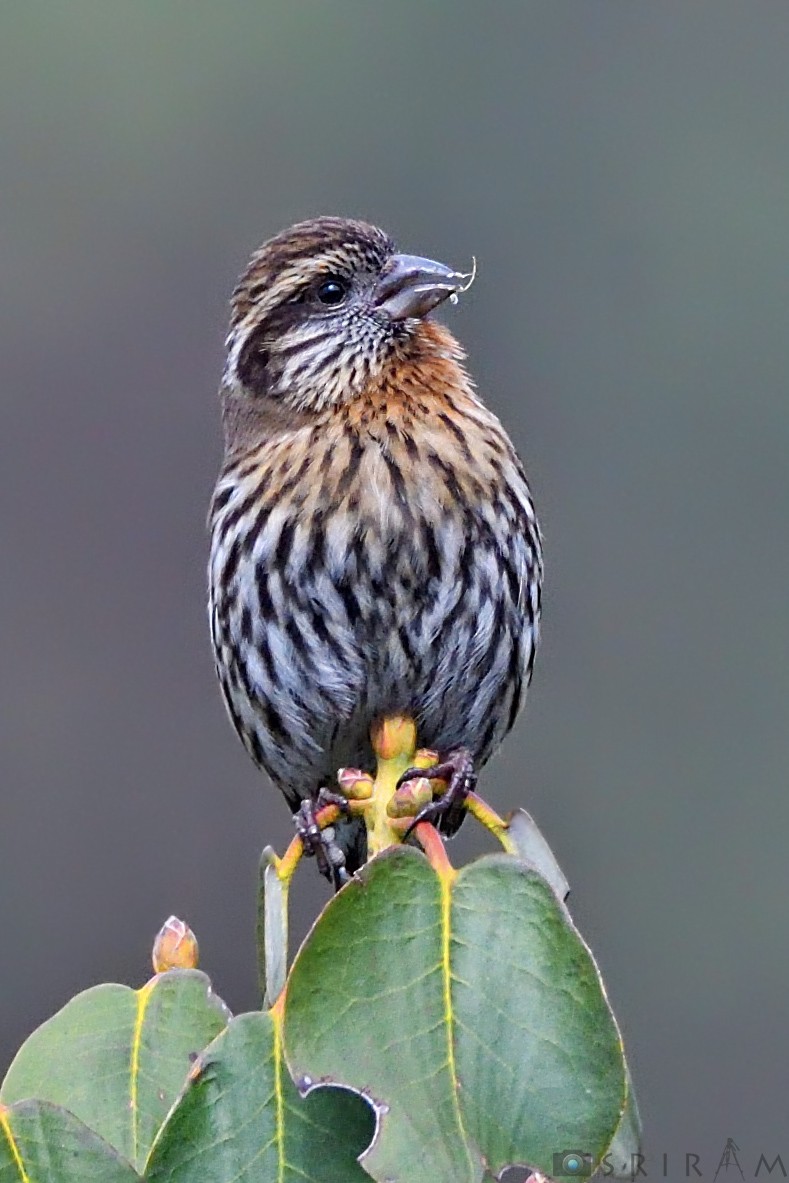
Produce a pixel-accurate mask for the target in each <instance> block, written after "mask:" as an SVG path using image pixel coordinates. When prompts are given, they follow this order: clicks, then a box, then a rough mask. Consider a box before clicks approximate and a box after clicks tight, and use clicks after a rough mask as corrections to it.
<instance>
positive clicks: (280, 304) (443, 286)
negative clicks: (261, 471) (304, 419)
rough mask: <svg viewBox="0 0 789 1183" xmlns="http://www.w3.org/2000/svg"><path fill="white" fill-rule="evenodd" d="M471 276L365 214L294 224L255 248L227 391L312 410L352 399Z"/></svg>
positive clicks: (239, 296)
mask: <svg viewBox="0 0 789 1183" xmlns="http://www.w3.org/2000/svg"><path fill="white" fill-rule="evenodd" d="M468 280H469V277H468V275H464V274H463V273H461V272H458V271H453V270H452V269H451V268H450V267H446V266H444V264H443V263H436V262H434V261H433V260H432V259H423V258H419V257H418V256H415V255H403V254H398V253H397V252H396V250H395V246H394V243H393V242H392V240H391V239H390V238H389V236H388V235H387V234H385V233H384V232H383V230H379V229H377V228H376V227H375V226H370V225H368V224H367V223H366V222H359V221H353V220H351V219H347V218H315V219H313V220H311V221H308V222H300V223H298V224H297V225H295V226H291V227H290V229H288V230H284V231H282V232H281V233H280V234H277V235H276V236H275V237H274V238H271V239H269V241H268V242H266V243H264V245H263V246H262V247H261V248H260V249H259V250H258V251H256V253H255V254H254V255H253V256H252V259H251V260H250V262H249V265H248V267H247V269H246V271H245V272H244V274H243V275H242V276H241V279H240V281H239V283H238V286H237V287H236V290H235V292H234V293H233V300H232V316H231V322H230V332H229V335H228V339H227V350H228V356H227V366H226V369H225V375H224V385H223V388H224V391H225V395H226V397H230V398H233V399H234V400H237V399H242V400H252V401H254V402H256V403H258V405H260V402H261V400H263V401H265V402H266V403H268V404H269V406H270V405H271V404H273V403H276V404H279V406H280V407H281V408H282V409H290V410H291V411H293V410H295V411H302V412H307V413H309V412H315V411H320V410H323V409H324V408H327V407H331V406H338V405H341V404H343V403H346V402H348V401H349V400H350V399H353V398H354V397H356V396H358V395H359V394H361V393H362V392H363V391H364V390H365V388H366V387H368V385H369V384H370V383H371V381H372V382H374V381H376V380H377V378H378V377H379V376H380V374H381V372H382V370H384V369H385V367H386V365H387V363H389V362H391V361H392V359H393V358H396V357H398V356H400V357H405V356H406V354H407V351H408V348H409V345H410V344H411V343H413V342H417V341H418V339H419V334H420V331H421V330H422V328H423V318H424V317H425V316H426V315H427V313H429V312H430V311H431V310H432V309H433V308H435V307H437V305H439V304H440V303H441V302H442V301H443V300H446V299H447V298H448V297H449V296H452V295H454V294H456V293H458V292H461V291H463V290H464V289H465V287H467V286H468Z"/></svg>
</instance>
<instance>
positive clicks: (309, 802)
mask: <svg viewBox="0 0 789 1183" xmlns="http://www.w3.org/2000/svg"><path fill="white" fill-rule="evenodd" d="M327 805H336V806H337V808H338V809H340V810H341V811H342V812H343V813H345V814H349V813H350V808H349V805H348V802H347V801H346V799H345V798H344V797H341V796H340V794H339V793H333V792H331V790H330V789H319V790H318V792H317V793H316V795H315V796H314V797H307V798H305V800H304V801H302V803H301V805H300V806H299V808H298V810H297V812H296V813H295V814H294V816H293V820H294V823H295V825H296V833H297V834H298V836H299V838H301V843H302V846H303V847H304V854H305V856H306V857H307V858H314V859H315V862H316V864H317V867H318V870H319V871H320V873H321V875H323V876H324V878H326V879H328V880H329V882H330V883H332V884H334V886H335V887H337V886H339V885H341V884H343V883H346V882H347V881H348V879H349V878H350V876H349V875H348V872H347V870H346V869H345V855H344V854H343V852H342V849H341V848H340V846H339V845H338V844H337V842H336V841H335V837H334V826H325V827H324V828H323V829H321V828H320V826H319V825H318V822H317V820H316V814H317V813H318V810H320V809H323V808H325V806H327Z"/></svg>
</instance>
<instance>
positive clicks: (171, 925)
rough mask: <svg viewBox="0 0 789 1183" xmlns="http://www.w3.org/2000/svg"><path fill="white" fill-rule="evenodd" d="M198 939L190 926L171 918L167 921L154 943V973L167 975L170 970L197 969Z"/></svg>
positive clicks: (175, 917)
mask: <svg viewBox="0 0 789 1183" xmlns="http://www.w3.org/2000/svg"><path fill="white" fill-rule="evenodd" d="M198 952H199V951H198V948H197V937H196V936H195V934H194V933H193V932H192V930H191V928H190V927H189V925H188V924H184V922H183V920H179V919H178V917H177V916H171V917H170V919H169V920H165V922H164V924H163V925H162V927H161V929H160V930H159V933H158V935H157V937H156V940H155V941H154V943H153V957H152V960H153V969H154V973H157V974H163V973H167V971H168V969H197V961H198Z"/></svg>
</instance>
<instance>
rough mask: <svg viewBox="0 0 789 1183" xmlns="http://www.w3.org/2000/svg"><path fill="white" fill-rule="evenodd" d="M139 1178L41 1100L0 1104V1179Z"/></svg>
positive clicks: (105, 1181)
mask: <svg viewBox="0 0 789 1183" xmlns="http://www.w3.org/2000/svg"><path fill="white" fill-rule="evenodd" d="M44 1181H46V1183H142V1181H141V1179H140V1176H139V1175H138V1174H137V1172H136V1171H135V1170H134V1168H133V1167H132V1165H131V1163H129V1162H125V1161H124V1160H123V1159H122V1158H121V1157H120V1155H119V1154H117V1153H116V1151H114V1150H113V1149H112V1147H111V1146H108V1145H107V1143H106V1142H104V1141H102V1139H101V1138H99V1137H97V1136H96V1134H94V1133H93V1131H92V1130H89V1129H88V1127H87V1126H86V1125H83V1123H82V1122H81V1121H78V1120H77V1118H76V1117H74V1116H73V1114H71V1113H68V1112H67V1111H66V1110H65V1109H61V1108H60V1107H59V1106H57V1105H50V1104H49V1103H48V1102H47V1101H20V1102H19V1103H18V1104H16V1105H12V1106H10V1107H6V1106H5V1105H0V1183H44Z"/></svg>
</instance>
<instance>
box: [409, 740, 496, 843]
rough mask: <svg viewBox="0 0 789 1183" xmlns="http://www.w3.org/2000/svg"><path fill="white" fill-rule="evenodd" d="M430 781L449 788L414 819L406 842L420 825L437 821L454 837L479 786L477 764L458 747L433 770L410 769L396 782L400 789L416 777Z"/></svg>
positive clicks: (440, 826)
mask: <svg viewBox="0 0 789 1183" xmlns="http://www.w3.org/2000/svg"><path fill="white" fill-rule="evenodd" d="M418 776H420V777H425V778H426V779H427V780H443V781H446V782H447V788H446V791H445V792H444V793H442V794H441V796H440V797H436V798H435V800H433V801H430V802H428V804H427V805H425V806H423V808H422V809H420V810H419V813H418V814H417V815H416V817H415V818H414V820H413V821H412V822H411V824H410V826H409V827H408V829H407V830H406V832H405V835H404V838H403V841H405V840H406V839H407V838H408V837H409V835H410V834H411V833H412V832H413V830H415V829H416V827H417V826H418V825H419V823H420V822H437V823H438V829H439V830H440V831H441V832H442V833H443V834H446V835H447V837H451V836H452V835H453V834H454V833H456V832H457V829H458V827H459V826H460V823H461V821H462V820H463V808H464V805H465V801H466V798H467V797H468V795H469V793H470V792H471V791H472V790H473V788H474V786H475V785H476V783H477V774H476V773H475V771H474V761H473V760H472V758H471V753H470V752H469V751H468V750H467V749H466V748H457V749H456V751H454V752H449V753H448V754H447V756H446V757H445V758H444V759H443V760H439V762H438V763H437V764H433V765H432V767H430V768H416V767H412V768H407V769H406V770H405V772H404V773H403V774H402V776H401V777H400V779H399V780H398V782H397V787H398V788H400V787H401V785H403V784H404V783H406V782H407V781H409V780H415V779H416V777H418Z"/></svg>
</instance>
